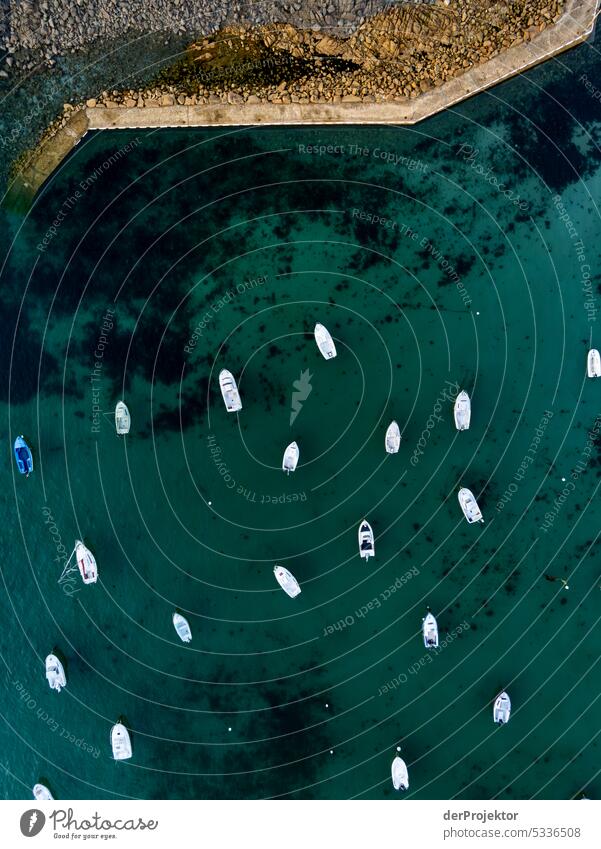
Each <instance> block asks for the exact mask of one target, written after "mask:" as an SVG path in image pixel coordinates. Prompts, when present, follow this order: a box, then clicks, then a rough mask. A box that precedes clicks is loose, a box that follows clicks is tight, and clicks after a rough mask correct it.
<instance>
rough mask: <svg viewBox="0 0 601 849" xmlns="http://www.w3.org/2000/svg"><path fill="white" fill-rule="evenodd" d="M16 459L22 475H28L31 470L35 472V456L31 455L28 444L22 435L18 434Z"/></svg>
mask: <svg viewBox="0 0 601 849" xmlns="http://www.w3.org/2000/svg"><path fill="white" fill-rule="evenodd" d="M15 459H16V461H17V466H18V467H19V471H20V472H21V474H22V475H28V474H29V473H30V472H33V457H32V456H31V451H30V450H29V446H28V444H27V443H26V442H25V440H24V439H23V437H22V436H17V438H16V439H15Z"/></svg>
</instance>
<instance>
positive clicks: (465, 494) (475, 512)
mask: <svg viewBox="0 0 601 849" xmlns="http://www.w3.org/2000/svg"><path fill="white" fill-rule="evenodd" d="M457 498H458V500H459V504H460V505H461V509H462V510H463V515H464V516H465V518H466V519H467V521H468V522H469V524H470V525H472V524H474V522H483V521H484V519H483V518H482V513H481V512H480V508H479V507H478V502H477V501H476V499H475V498H474V494H473V492H471V490H469V489H465V488H464V489H460V490H459V492H458V493H457Z"/></svg>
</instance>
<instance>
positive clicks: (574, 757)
mask: <svg viewBox="0 0 601 849" xmlns="http://www.w3.org/2000/svg"><path fill="white" fill-rule="evenodd" d="M588 56H589V54H588V53H586V54H583V53H579V52H578V51H577V52H576V53H575V54H569V55H568V57H567V58H565V57H564V58H563V59H562V63H563V64H562V66H561V67H557V66H555V67H553V68H548V69H540V70H539V71H537V72H535V73H534V74H531V75H529V76H527V77H525V78H524V79H521V80H519V81H515V82H512V83H510V84H508V85H506V86H503V87H500V88H497V89H495V90H493V92H491V93H490V94H488V95H485V96H483V97H482V98H479V99H478V100H475V101H471V102H470V103H468V104H465V105H464V106H463V107H461V109H459V110H457V111H454V112H452V113H448V114H445V115H441V116H439V117H437V118H436V119H434V120H431V121H428V122H426V123H424V124H421V125H419V126H416V127H404V128H396V127H390V128H368V127H343V128H333V129H323V128H289V129H274V128H257V129H240V128H235V129H214V130H206V131H205V130H198V131H195V132H188V131H180V130H168V131H162V132H160V133H159V132H154V131H145V130H144V131H142V130H141V131H138V132H137V133H136V132H131V133H126V132H120V133H103V134H90V135H88V136H87V137H86V139H85V140H84V141H83V142H82V143H81V144H80V145H79V146H78V147H77V149H76V150H75V151H74V153H73V155H72V156H71V157H70V158H69V159H68V160H67V161H66V162H65V163H64V164H63V166H62V167H61V168H60V169H59V171H58V172H56V173H55V174H54V175H53V177H52V179H51V180H50V181H49V183H48V184H47V185H46V186H45V188H44V190H43V192H42V193H41V194H40V196H39V197H38V199H37V200H36V204H35V206H34V208H33V209H32V210H31V211H30V213H29V214H28V215H27V216H26V217H25V218H20V217H17V216H16V215H15V214H13V213H7V212H3V213H2V215H3V219H2V222H3V223H2V227H3V232H4V234H5V236H6V240H5V243H4V244H5V248H4V257H3V260H4V265H3V268H2V275H1V283H2V285H1V287H0V298H1V299H2V304H3V310H4V315H5V317H6V320H5V327H4V334H3V337H2V342H1V345H2V354H3V359H4V362H5V363H6V364H7V368H6V369H5V370H4V380H3V383H2V404H3V410H4V412H5V421H6V427H5V440H6V441H5V445H6V451H5V460H6V464H5V487H4V488H3V491H2V495H1V504H2V510H3V513H4V557H3V560H2V581H3V588H2V594H1V596H0V598H1V601H0V615H1V621H2V622H3V628H2V629H1V631H0V649H1V652H2V658H3V661H4V663H3V678H4V688H3V690H2V698H1V701H2V715H3V720H4V722H3V725H2V732H1V733H2V752H3V758H2V762H3V766H4V771H3V774H2V776H1V777H0V783H1V792H2V795H3V796H4V797H7V798H28V797H29V794H30V787H31V785H33V783H34V782H36V781H38V780H43V781H45V783H47V784H48V785H49V786H50V788H51V790H52V791H53V793H54V794H55V795H56V797H57V798H61V799H66V798H123V797H139V798H166V797H168V798H263V797H292V798H349V797H358V798H393V797H396V794H395V793H394V791H393V789H392V785H391V782H390V763H391V761H392V758H393V757H394V754H395V750H396V747H397V746H401V753H402V756H403V757H404V759H405V760H406V762H407V764H408V767H409V774H410V782H411V785H410V789H409V791H408V792H407V794H406V796H405V798H418V799H427V798H493V797H494V798H530V797H536V798H571V797H572V796H575V795H578V794H579V793H581V792H586V794H587V795H589V796H591V797H593V798H596V797H598V794H599V793H600V792H601V784H600V779H599V766H598V763H599V743H598V736H599V731H600V725H599V695H600V689H599V680H600V678H599V648H600V643H599V637H598V628H597V627H596V626H597V624H598V608H599V599H600V598H601V596H600V595H599V593H600V590H599V586H600V584H601V577H600V570H599V564H598V557H597V552H596V542H597V539H598V535H599V518H600V508H599V499H598V487H599V473H600V466H599V452H598V449H599V435H598V434H599V432H601V419H600V418H599V416H600V414H601V407H600V405H599V385H598V384H597V382H595V381H590V380H587V379H586V377H585V364H586V353H587V350H588V348H589V347H591V346H592V345H594V344H597V345H598V346H600V347H601V340H600V339H599V330H598V323H599V321H600V320H601V318H600V317H599V307H600V302H601V301H600V292H599V283H598V275H597V268H598V263H599V247H598V245H599V238H598V235H599V216H598V208H597V202H596V199H597V197H598V190H599V182H600V178H599V162H600V156H599V148H598V145H597V140H598V137H599V120H598V108H597V105H596V104H597V101H596V100H595V99H594V98H593V97H591V95H590V91H587V89H586V87H585V86H584V84H583V83H582V82H581V83H578V81H577V76H576V75H577V74H579V73H582V68H585V70H586V73H587V74H588V76H589V78H590V79H591V80H594V79H595V68H594V67H592V66H589V65H588V64H587V62H588V59H587V57H588ZM598 78H599V75H598V74H597V79H598ZM568 107H569V111H566V109H567V108H568ZM315 146H317V147H318V150H317V151H315V150H312V151H309V150H308V148H309V147H315ZM319 146H323V147H325V150H321V151H320V150H319ZM328 146H329V147H328ZM475 151H476V152H475ZM107 163H108V164H107ZM562 216H563V220H562ZM44 240H45V241H44ZM589 275H590V279H589ZM316 321H321V322H323V323H324V324H325V325H326V326H327V327H328V328H329V329H330V331H331V332H332V334H333V336H334V337H335V340H336V344H337V347H338V357H337V358H336V359H335V360H332V361H330V362H326V361H325V360H323V359H322V358H321V356H320V355H319V353H318V351H317V348H316V347H315V344H314V342H313V338H312V329H313V326H314V324H315V322H316ZM221 368H229V369H230V370H231V371H233V373H234V374H235V375H236V377H237V378H238V381H239V386H240V391H241V395H242V400H243V404H244V407H243V410H242V411H241V413H240V414H239V415H231V414H227V413H226V412H225V409H224V407H223V404H222V402H221V398H220V394H219V390H218V384H217V375H218V373H219V370H220V369H221ZM459 387H461V388H466V389H467V390H468V391H469V392H470V394H471V396H472V402H473V415H472V426H471V428H470V430H469V431H468V432H467V433H457V431H456V430H455V428H454V425H453V420H452V398H453V397H454V393H456V391H457V389H458V388H459ZM293 395H294V396H295V398H296V401H295V403H294V406H293ZM121 397H123V398H125V400H126V401H127V404H128V406H129V408H130V411H131V414H132V430H131V433H130V434H129V435H128V436H127V437H126V438H124V439H123V438H118V437H117V436H116V434H115V431H114V426H113V410H114V405H115V403H116V401H117V400H118V399H119V398H121ZM295 411H296V413H297V415H296V416H295V418H294V421H293V422H292V424H291V423H290V420H291V413H292V412H295ZM393 418H394V419H396V420H397V421H398V422H399V425H400V428H401V431H402V435H403V441H402V445H401V450H400V452H399V454H397V455H396V456H387V455H386V454H385V453H384V433H385V430H386V427H387V425H388V423H389V422H390V420H392V419H393ZM20 433H23V434H24V435H25V437H26V439H27V440H28V441H29V444H30V445H31V446H32V448H33V452H34V462H35V472H34V474H33V476H32V477H30V478H29V479H28V480H25V479H22V478H20V477H19V476H18V475H17V474H16V471H15V469H14V468H13V467H12V466H11V462H12V460H11V454H10V445H9V443H10V442H11V441H12V439H13V438H14V437H15V436H16V435H18V434H20ZM293 439H296V440H297V441H298V443H299V446H300V452H301V457H300V463H299V467H298V469H297V471H296V472H295V473H294V474H293V475H291V476H290V477H286V476H285V475H284V474H283V473H282V471H281V468H280V466H281V458H282V454H283V450H284V448H285V446H286V445H287V444H288V443H289V442H291V441H292V440H293ZM562 478H565V479H566V480H565V481H562ZM462 485H463V486H468V487H470V488H471V489H472V490H473V491H474V493H475V494H476V496H477V497H478V500H479V503H480V505H481V507H482V511H483V513H484V518H485V524H484V525H483V526H476V527H474V526H468V525H467V523H466V522H465V521H464V520H463V517H462V515H461V513H460V510H459V506H458V503H457V495H456V493H457V490H458V488H459V487H460V486H462ZM363 517H367V518H368V519H369V521H370V522H371V523H372V525H373V528H374V532H375V535H376V558H375V560H373V561H369V563H368V564H367V565H366V564H365V563H364V562H363V561H361V560H360V558H359V557H358V554H357V526H358V523H359V521H360V520H361V519H362V518H363ZM76 537H81V538H83V539H84V540H85V541H86V543H87V544H88V545H89V546H90V548H91V549H92V551H93V552H94V554H95V556H96V558H97V561H98V565H99V573H100V578H99V582H98V584H97V585H95V586H86V587H84V586H83V585H82V584H81V583H80V582H79V579H78V576H77V575H73V574H69V573H67V575H66V576H65V577H63V579H62V581H60V582H59V578H60V576H61V572H62V571H63V567H64V564H65V560H66V557H68V555H69V553H70V551H71V549H72V543H73V540H74V539H75V538H76ZM276 562H277V563H280V564H282V565H285V566H287V568H289V569H290V570H291V571H292V572H293V573H294V574H295V575H296V577H297V578H298V580H299V582H300V583H301V586H302V594H301V595H300V597H298V598H297V599H294V600H292V599H289V598H288V597H287V596H286V595H285V594H284V593H283V592H282V591H281V590H280V589H279V587H278V586H277V584H276V582H275V580H274V577H273V574H272V569H273V564H274V563H276ZM545 575H546V576H550V577H552V578H556V579H557V580H548V579H546V578H545ZM560 578H561V579H563V580H564V581H567V582H568V584H569V590H567V589H564V588H563V585H562V583H561V581H560V580H559V579H560ZM428 606H429V607H430V608H431V610H432V611H433V612H434V614H435V615H436V617H437V619H438V623H439V628H440V636H441V647H440V649H439V650H438V652H437V653H433V654H430V655H427V654H426V653H425V650H424V648H423V643H422V640H421V633H420V628H421V620H422V617H423V616H424V615H425V613H426V610H427V607H428ZM176 608H177V609H179V610H180V611H181V612H182V613H184V615H185V616H186V617H187V618H188V619H189V621H190V624H191V627H192V632H193V641H192V643H191V644H190V645H189V646H185V645H183V644H182V643H180V642H179V640H178V639H177V636H176V634H175V632H174V630H173V627H172V623H171V617H172V613H173V611H174V610H175V609H176ZM54 648H56V650H57V652H58V653H59V656H60V657H61V658H62V659H63V661H64V663H65V668H66V673H67V678H68V686H67V688H66V690H65V691H64V692H63V693H61V694H60V695H56V694H55V693H52V692H51V691H50V690H49V688H48V687H47V685H46V682H45V679H44V670H43V660H44V657H45V656H46V654H48V653H49V652H50V651H51V650H52V649H54ZM502 689H507V690H508V692H509V693H510V696H511V698H512V702H513V713H512V719H511V722H510V724H509V725H508V726H506V727H502V728H499V727H497V726H495V725H494V724H493V722H492V701H493V700H494V697H495V696H496V695H497V693H498V692H500V691H501V690H502ZM119 716H122V717H123V718H124V721H125V722H126V724H127V725H128V727H129V728H130V730H131V733H132V742H133V750H134V755H133V758H132V760H131V761H128V762H125V763H119V764H116V763H115V762H114V761H113V760H112V758H111V751H110V745H109V730H110V727H111V725H112V724H113V723H114V722H115V721H116V720H117V718H118V717H119Z"/></svg>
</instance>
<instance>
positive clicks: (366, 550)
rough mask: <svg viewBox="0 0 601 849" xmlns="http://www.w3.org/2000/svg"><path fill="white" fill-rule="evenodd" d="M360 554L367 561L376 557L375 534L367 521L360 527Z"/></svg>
mask: <svg viewBox="0 0 601 849" xmlns="http://www.w3.org/2000/svg"><path fill="white" fill-rule="evenodd" d="M359 554H360V555H361V557H363V558H364V559H365V560H369V558H370V557H375V556H376V547H375V545H374V532H373V531H372V529H371V525H370V524H369V522H368V521H367V519H363V521H362V522H361V523H360V525H359Z"/></svg>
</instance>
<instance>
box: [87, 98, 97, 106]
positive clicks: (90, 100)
mask: <svg viewBox="0 0 601 849" xmlns="http://www.w3.org/2000/svg"><path fill="white" fill-rule="evenodd" d="M86 106H87V107H88V108H89V109H93V108H94V107H95V106H96V98H95V97H91V98H90V99H89V100H86Z"/></svg>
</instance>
